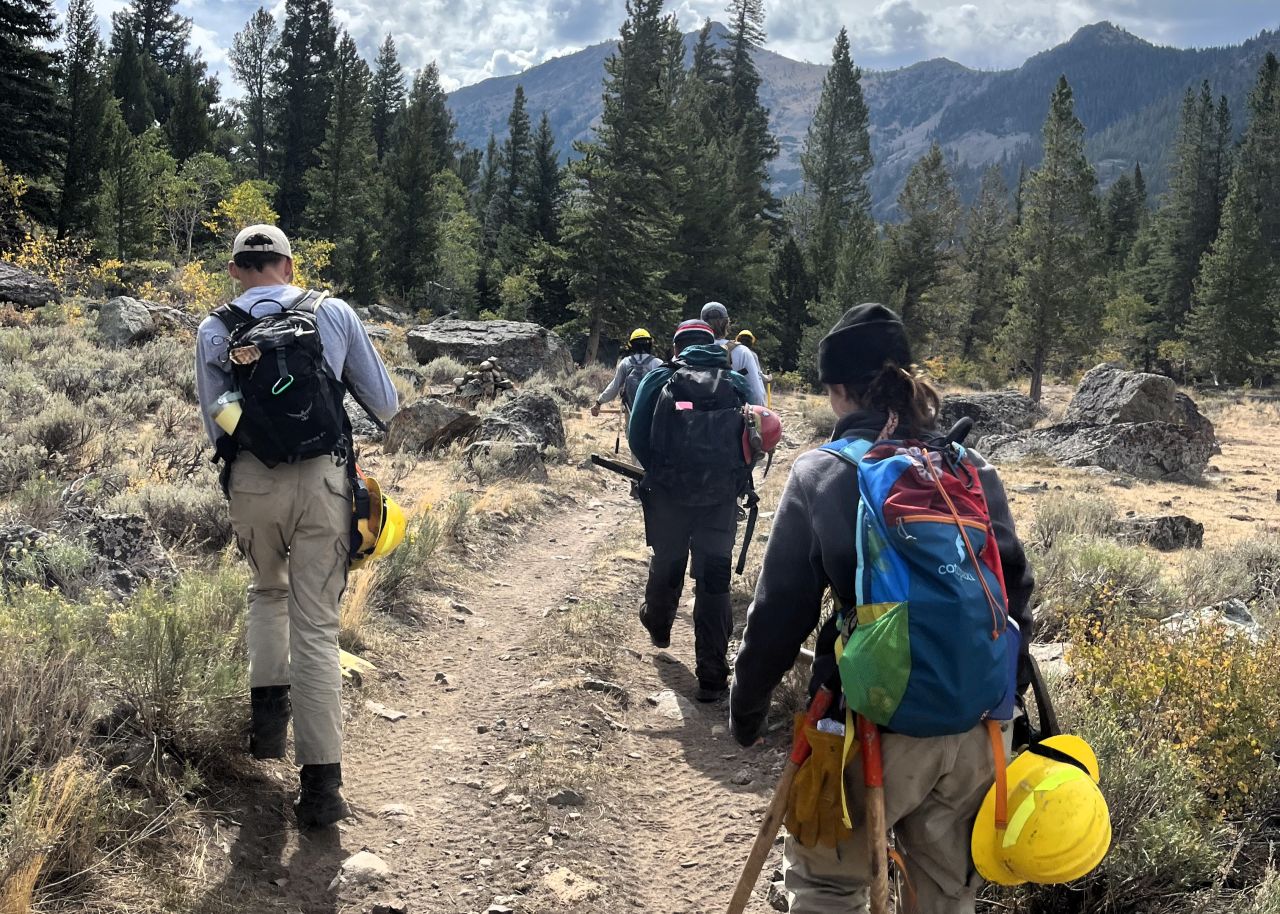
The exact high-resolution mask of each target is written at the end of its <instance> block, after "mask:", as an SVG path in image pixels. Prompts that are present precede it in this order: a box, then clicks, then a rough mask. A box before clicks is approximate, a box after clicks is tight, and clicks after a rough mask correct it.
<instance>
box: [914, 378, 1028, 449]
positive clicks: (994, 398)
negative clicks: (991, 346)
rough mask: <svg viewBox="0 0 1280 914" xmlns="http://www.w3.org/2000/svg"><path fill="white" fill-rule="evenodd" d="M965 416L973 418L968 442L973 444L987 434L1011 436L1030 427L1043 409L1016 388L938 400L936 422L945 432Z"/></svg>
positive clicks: (959, 395)
mask: <svg viewBox="0 0 1280 914" xmlns="http://www.w3.org/2000/svg"><path fill="white" fill-rule="evenodd" d="M966 417H968V418H970V419H972V420H973V431H971V432H970V433H969V438H968V443H969V444H970V445H971V446H974V447H977V446H979V442H980V441H981V440H982V438H984V437H985V436H987V435H1012V434H1015V433H1017V432H1021V431H1025V430H1027V429H1029V428H1032V427H1033V426H1035V424H1036V423H1037V422H1039V421H1040V420H1041V419H1043V418H1044V417H1045V409H1044V407H1042V406H1041V405H1040V404H1039V403H1037V402H1036V401H1035V400H1032V399H1031V398H1030V397H1028V396H1027V395H1026V394H1024V393H1022V392H1021V391H1017V390H996V391H992V392H990V393H978V394H956V395H953V396H949V397H946V398H945V399H944V400H943V401H942V413H941V415H940V416H939V423H938V424H939V425H940V426H941V427H942V430H943V431H947V430H948V429H950V428H951V427H952V426H953V425H955V424H956V423H957V422H959V421H960V420H961V419H963V418H966Z"/></svg>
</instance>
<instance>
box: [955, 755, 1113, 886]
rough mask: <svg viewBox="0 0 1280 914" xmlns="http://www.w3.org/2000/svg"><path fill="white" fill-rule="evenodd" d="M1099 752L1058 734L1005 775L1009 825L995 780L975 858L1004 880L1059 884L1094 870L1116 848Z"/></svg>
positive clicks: (976, 835) (978, 828)
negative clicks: (1001, 819) (1001, 815)
mask: <svg viewBox="0 0 1280 914" xmlns="http://www.w3.org/2000/svg"><path fill="white" fill-rule="evenodd" d="M1098 778H1099V771H1098V758H1097V756H1096V755H1094V752H1093V750H1092V749H1091V748H1090V747H1089V744H1088V743H1086V742H1085V741H1084V740H1082V739H1081V738H1080V737H1078V736H1067V735H1061V736H1051V737H1049V738H1048V739H1046V740H1044V742H1042V743H1040V744H1039V745H1037V746H1033V747H1032V748H1030V749H1028V750H1027V751H1025V752H1023V753H1022V754H1021V755H1019V756H1018V757H1017V758H1016V759H1014V760H1013V762H1012V763H1011V764H1010V765H1009V768H1008V772H1007V774H1006V784H1007V789H1008V794H1009V797H1008V811H1009V814H1008V823H1007V825H1005V826H1004V827H1003V828H1002V827H1000V824H999V823H997V822H996V791H997V789H998V786H992V788H991V790H989V791H988V792H987V796H986V799H984V800H983V801H982V809H981V810H980V811H979V813H978V820H977V821H976V822H975V823H974V825H973V840H972V851H973V863H974V866H976V867H977V869H978V873H979V874H981V876H982V878H984V879H986V880H987V881H988V882H994V883H996V884H997V885H1021V884H1023V883H1024V882H1034V883H1037V884H1040V885H1055V884H1058V883H1063V882H1072V881H1074V880H1076V879H1079V878H1080V877H1082V876H1085V875H1087V874H1088V873H1090V872H1091V871H1092V870H1093V869H1094V868H1095V867H1096V866H1097V865H1098V864H1099V863H1101V862H1102V858H1103V857H1105V856H1106V853H1107V850H1108V848H1110V846H1111V814H1110V812H1109V810H1108V809H1107V801H1106V799H1105V798H1104V797H1103V796H1102V791H1101V790H1099V789H1098Z"/></svg>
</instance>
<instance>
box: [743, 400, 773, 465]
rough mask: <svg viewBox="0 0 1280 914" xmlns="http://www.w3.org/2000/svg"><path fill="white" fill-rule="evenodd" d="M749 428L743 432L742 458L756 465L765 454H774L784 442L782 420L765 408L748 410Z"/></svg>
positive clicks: (759, 407) (756, 407)
mask: <svg viewBox="0 0 1280 914" xmlns="http://www.w3.org/2000/svg"><path fill="white" fill-rule="evenodd" d="M747 410H748V415H747V419H748V421H747V427H746V428H745V429H744V430H743V432H742V456H743V457H744V458H745V459H746V461H747V463H748V464H754V463H755V462H756V461H757V460H758V459H760V457H762V456H763V455H765V454H772V453H773V451H774V448H776V447H777V446H778V444H779V443H780V442H781V441H782V420H781V419H779V418H778V414H777V413H775V412H774V411H773V410H771V409H768V408H767V407H764V406H754V405H753V406H749V407H748V408H747Z"/></svg>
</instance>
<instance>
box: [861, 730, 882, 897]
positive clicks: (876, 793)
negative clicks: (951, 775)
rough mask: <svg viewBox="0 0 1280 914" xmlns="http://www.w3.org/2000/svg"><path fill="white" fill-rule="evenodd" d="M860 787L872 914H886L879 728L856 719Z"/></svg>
mask: <svg viewBox="0 0 1280 914" xmlns="http://www.w3.org/2000/svg"><path fill="white" fill-rule="evenodd" d="M858 742H859V743H861V744H862V746H861V748H862V773H863V784H864V785H865V786H866V789H867V851H868V853H869V854H870V857H871V914H889V843H888V842H889V827H888V824H887V823H886V822H885V814H884V759H883V757H882V756H881V753H880V728H879V727H877V726H876V725H875V724H873V723H872V722H871V721H869V720H867V719H866V718H865V717H863V716H862V715H858Z"/></svg>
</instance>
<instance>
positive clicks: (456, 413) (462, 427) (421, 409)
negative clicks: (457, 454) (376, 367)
mask: <svg viewBox="0 0 1280 914" xmlns="http://www.w3.org/2000/svg"><path fill="white" fill-rule="evenodd" d="M479 424H480V419H479V417H478V416H476V415H475V414H474V413H469V412H467V411H466V410H464V409H458V408H457V407H456V406H453V405H451V404H449V403H446V402H445V401H443V400H440V399H437V398H436V397H427V398H425V399H422V400H417V401H415V402H413V403H410V404H409V405H408V406H406V407H405V408H404V409H402V410H400V412H398V413H396V415H395V416H394V417H393V418H392V420H391V422H390V423H388V425H387V440H386V445H385V450H386V452H387V453H389V454H399V453H410V454H425V453H429V452H430V451H434V450H435V449H436V448H440V447H444V446H445V445H447V444H449V443H450V442H453V441H456V440H457V439H459V438H463V437H466V436H467V435H470V434H471V433H472V432H473V431H475V429H476V426H478V425H479Z"/></svg>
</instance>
